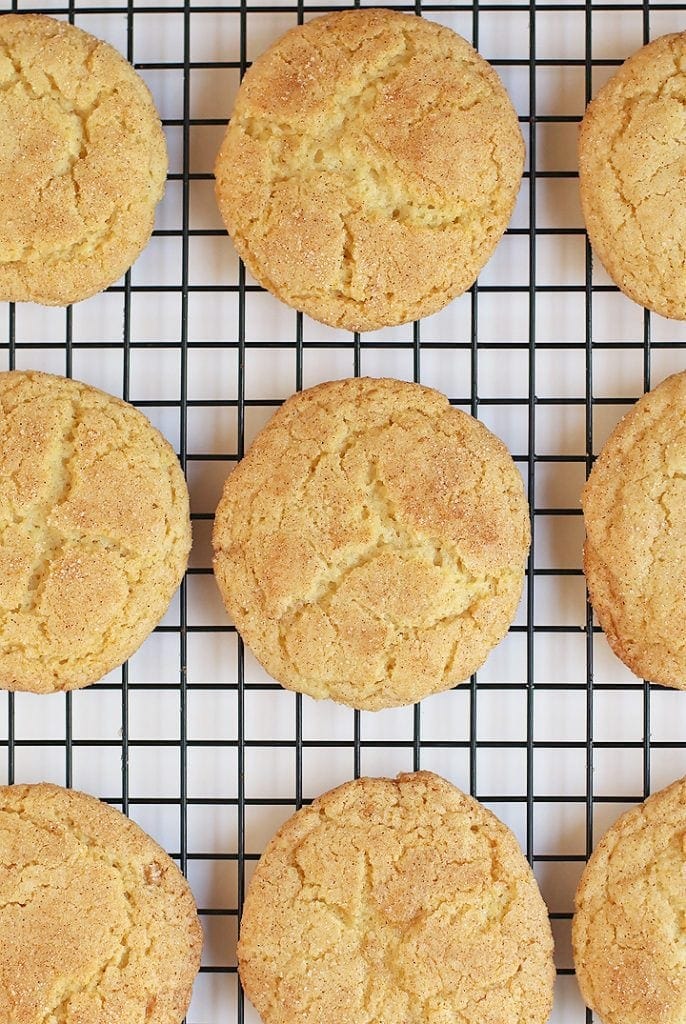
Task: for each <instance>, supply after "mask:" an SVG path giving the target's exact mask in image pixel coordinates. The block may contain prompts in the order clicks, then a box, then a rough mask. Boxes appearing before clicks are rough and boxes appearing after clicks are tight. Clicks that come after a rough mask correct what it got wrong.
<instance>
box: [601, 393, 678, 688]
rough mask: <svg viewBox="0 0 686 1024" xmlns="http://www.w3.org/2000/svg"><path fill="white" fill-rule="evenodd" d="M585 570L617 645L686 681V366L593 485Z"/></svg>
mask: <svg viewBox="0 0 686 1024" xmlns="http://www.w3.org/2000/svg"><path fill="white" fill-rule="evenodd" d="M582 505H583V509H584V523H585V526H586V544H585V546H584V571H585V573H586V581H587V584H588V590H589V594H590V597H591V601H592V603H593V608H594V610H595V613H596V615H597V616H598V619H599V621H600V624H601V626H602V627H603V630H604V631H605V635H606V636H607V639H608V641H609V643H610V646H611V647H612V649H613V650H614V652H615V654H616V655H617V656H618V657H619V658H621V659H622V661H623V662H624V663H625V664H626V665H628V667H629V668H630V669H631V670H632V672H635V673H636V675H637V676H640V677H642V678H645V679H650V680H652V681H653V682H656V683H663V684H664V685H667V686H674V687H678V688H679V689H686V583H685V581H686V373H678V374H675V375H674V376H672V377H668V378H667V379H666V380H664V381H663V382H662V383H661V384H660V385H658V387H656V388H654V389H653V390H652V391H650V392H648V394H647V395H644V397H643V398H641V400H640V401H639V402H637V403H636V405H635V406H634V408H633V409H632V410H631V411H630V412H629V413H628V414H627V415H626V416H625V417H624V419H622V420H621V421H620V423H619V424H618V425H617V427H616V428H615V430H614V432H613V433H612V435H611V436H610V438H609V440H608V441H607V442H606V444H605V446H604V447H603V450H602V452H601V453H600V455H599V457H598V459H597V460H596V463H595V465H594V467H593V470H592V472H591V475H590V477H589V479H588V483H587V484H586V487H585V488H584V492H583V497H582Z"/></svg>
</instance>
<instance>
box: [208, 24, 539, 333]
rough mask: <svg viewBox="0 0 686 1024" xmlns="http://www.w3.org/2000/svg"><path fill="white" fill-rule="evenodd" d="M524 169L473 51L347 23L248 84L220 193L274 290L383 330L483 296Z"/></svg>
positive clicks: (223, 152) (257, 67) (337, 319)
mask: <svg viewBox="0 0 686 1024" xmlns="http://www.w3.org/2000/svg"><path fill="white" fill-rule="evenodd" d="M523 164H524V143H523V141H522V135H521V132H520V130H519V124H518V121H517V115H516V114H515V111H514V109H513V107H512V104H511V102H510V100H509V98H508V96H507V93H506V92H505V89H504V88H503V84H502V82H501V81H500V79H499V77H498V75H497V74H496V72H495V71H494V70H493V68H492V67H491V66H490V64H488V63H487V62H486V61H485V60H484V59H483V58H482V57H480V56H479V54H478V53H477V52H476V51H475V50H473V49H472V47H471V46H470V45H469V43H467V42H466V41H465V40H464V39H462V38H461V37H460V36H458V35H456V34H455V33H454V32H452V31H451V30H450V29H448V28H445V27H443V26H441V25H438V24H436V23H435V22H432V21H425V20H423V19H422V18H418V17H415V16H414V15H407V14H398V13H396V12H394V11H390V10H374V9H365V10H357V11H338V12H336V13H334V14H329V15H326V16H325V17H321V18H315V19H314V20H312V21H309V22H308V23H307V24H305V25H299V26H297V27H296V28H294V29H292V30H291V31H290V32H287V33H286V35H284V36H283V37H282V38H281V39H279V40H278V41H277V42H276V43H275V44H274V45H273V46H272V47H271V48H270V49H269V50H267V51H266V53H264V54H263V55H262V56H261V57H259V58H258V59H257V60H256V61H255V62H254V64H253V65H252V67H251V68H250V70H249V71H248V72H247V74H246V75H245V78H244V80H243V84H242V86H241V88H240V91H239V93H238V97H237V100H236V104H235V107H234V110H233V114H232V117H231V123H230V125H229V128H228V131H227V133H226V137H225V139H224V142H223V144H222V147H221V149H220V151H219V155H218V157H217V164H216V168H215V174H216V180H217V185H216V194H217V201H218V203H219V209H220V211H221V214H222V217H223V218H224V221H225V223H226V227H227V229H228V231H229V234H230V235H231V237H232V238H233V241H234V243H235V245H236V248H237V250H238V252H239V254H240V256H241V257H242V259H243V260H244V261H245V263H246V265H247V267H248V269H249V270H250V272H251V273H252V274H253V276H254V277H255V278H256V279H257V280H258V281H259V283H260V284H262V285H263V286H264V287H265V288H268V289H269V290H270V291H272V292H274V294H275V295H277V296H278V297H279V298H280V299H281V300H282V301H284V302H286V303H288V304H289V305H291V306H294V307H295V308H296V309H299V310H302V311H303V312H305V313H308V314H309V315H310V316H312V317H314V318H315V319H316V320H321V321H323V322H324V323H326V324H330V325H332V326H334V327H343V328H347V329H348V330H357V331H370V330H375V329H376V328H379V327H385V326H387V325H389V324H401V323H405V322H407V321H410V320H415V319H417V318H418V317H421V316H427V315H429V314H430V313H434V312H436V310H439V309H441V308H442V307H443V306H445V305H446V303H448V302H450V300H451V299H453V298H455V296H456V295H461V294H462V292H464V291H465V290H466V289H467V288H469V286H470V285H471V284H472V283H473V281H474V279H475V278H476V276H477V274H478V273H479V271H480V270H481V268H482V267H483V266H484V264H485V263H486V261H487V260H488V259H489V257H490V255H491V253H492V252H493V249H494V248H495V246H496V243H497V242H498V239H499V238H500V236H501V235H502V233H503V231H504V230H505V228H506V226H507V223H508V221H509V219H510V216H511V214H512V210H513V207H514V203H515V199H516V196H517V192H518V191H519V185H520V181H521V177H522V169H523Z"/></svg>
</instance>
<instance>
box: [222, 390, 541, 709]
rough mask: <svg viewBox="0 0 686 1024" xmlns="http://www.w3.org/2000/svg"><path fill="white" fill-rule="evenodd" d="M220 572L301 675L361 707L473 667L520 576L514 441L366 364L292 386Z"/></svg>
mask: <svg viewBox="0 0 686 1024" xmlns="http://www.w3.org/2000/svg"><path fill="white" fill-rule="evenodd" d="M213 541H214V550H215V558H214V570H215V575H216V579H217V583H218V585H219V588H220V590H221V593H222V596H223V598H224V602H225V604H226V606H227V609H228V610H229V612H230V614H231V615H232V617H233V619H234V621H235V623H236V626H237V627H238V629H239V631H240V633H241V635H242V636H243V638H244V640H245V641H246V643H247V644H248V645H249V646H250V647H251V649H252V650H253V652H254V653H255V655H256V656H257V658H258V659H259V660H260V661H261V662H262V664H263V665H264V666H265V668H266V669H267V671H268V672H269V673H270V674H271V675H272V676H273V677H274V678H275V679H277V680H278V681H279V682H281V683H282V684H283V685H284V686H286V687H288V688H289V689H293V690H298V691H300V692H302V693H307V694H309V695H310V696H312V697H317V698H322V697H331V698H333V699H334V700H338V701H341V702H342V703H344V704H349V705H351V706H352V707H355V708H362V709H366V710H378V709H379V708H384V707H392V706H398V705H401V704H409V703H413V702H415V701H417V700H420V699H421V698H422V697H426V696H428V695H429V694H431V693H436V692H438V691H439V690H445V689H448V688H449V687H451V686H453V685H455V684H456V683H458V682H461V681H463V680H464V679H466V678H467V677H468V676H469V675H470V674H471V673H472V672H474V671H476V669H477V668H478V667H479V666H480V665H481V664H482V663H483V661H484V660H485V658H486V656H487V655H488V653H489V651H490V650H491V648H492V647H494V646H495V645H496V644H497V643H499V642H500V640H502V638H503V636H504V635H505V633H506V632H507V629H508V627H509V625H510V623H511V621H512V618H513V617H514V614H515V610H516V608H517V604H518V602H519V598H520V595H521V591H522V585H523V580H524V569H525V564H526V557H527V553H528V549H529V518H528V508H527V503H526V499H525V497H524V489H523V484H522V479H521V476H520V475H519V473H518V471H517V468H516V466H515V464H514V462H513V461H512V458H511V456H510V454H509V452H508V451H507V449H506V448H505V446H504V444H503V443H502V442H501V441H500V440H499V439H498V438H496V437H495V436H494V435H493V434H491V433H490V431H488V430H487V429H486V428H485V427H484V426H483V425H482V424H481V423H479V422H478V421H477V420H475V419H473V418H472V417H471V416H468V415H467V414H466V413H463V412H461V411H460V410H458V409H454V408H452V407H451V406H450V405H449V403H448V400H447V398H446V397H445V396H444V395H441V394H440V393H439V392H437V391H433V390H431V389H430V388H425V387H420V386H419V385H417V384H408V383H405V382H403V381H398V380H387V379H372V378H361V379H351V380H343V381H334V382H331V383H327V384H321V385H319V386H318V387H315V388H311V389H310V390H308V391H305V392H301V393H300V394H296V395H294V396H292V397H291V398H290V399H289V400H288V401H287V402H286V403H285V404H284V405H283V406H282V407H281V408H280V409H279V410H278V411H277V413H276V414H275V415H274V417H273V418H272V419H271V421H270V422H269V424H268V425H267V426H266V427H265V429H264V430H263V431H262V432H261V433H260V435H259V436H258V437H257V439H256V440H255V441H254V443H253V445H252V447H251V448H250V451H249V452H248V454H247V455H246V457H245V458H244V459H243V461H242V462H241V463H240V464H239V465H238V466H237V468H236V469H235V470H234V472H233V473H232V474H231V475H230V476H229V478H228V480H227V482H226V485H225V488H224V493H223V496H222V499H221V501H220V503H219V507H218V508H217V512H216V516H215V526H214V537H213Z"/></svg>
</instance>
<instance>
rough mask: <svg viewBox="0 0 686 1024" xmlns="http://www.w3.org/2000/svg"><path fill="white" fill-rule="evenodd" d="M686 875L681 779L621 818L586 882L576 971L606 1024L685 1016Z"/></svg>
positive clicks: (659, 1023) (685, 784)
mask: <svg viewBox="0 0 686 1024" xmlns="http://www.w3.org/2000/svg"><path fill="white" fill-rule="evenodd" d="M685 877H686V779H681V780H680V781H679V782H675V783H673V785H671V786H668V788H667V789H663V790H661V791H660V792H659V793H655V794H654V795H653V796H651V797H650V799H648V800H646V802H645V803H644V804H639V805H638V806H637V807H634V808H632V810H630V811H628V812H627V813H626V814H624V815H622V817H621V818H619V820H618V821H616V822H615V824H614V825H613V826H612V828H610V829H609V831H608V832H606V834H605V835H604V837H603V839H602V841H601V842H600V843H599V845H598V846H597V848H596V849H595V850H594V852H593V856H592V857H591V859H590V860H589V862H588V865H587V866H586V869H585V871H584V874H583V876H582V878H581V882H580V884H579V888H578V891H577V894H576V915H575V917H574V927H573V932H572V937H573V944H574V961H575V964H576V974H577V978H578V980H579V985H580V987H581V992H582V995H583V997H584V999H585V1000H586V1002H587V1004H588V1005H589V1006H590V1007H591V1009H593V1010H594V1011H595V1013H597V1014H598V1018H599V1019H600V1020H602V1021H603V1022H604V1024H681V1022H682V1021H683V1020H684V1019H685V1017H686V971H685V970H684V922H685V921H686V890H685V888H684V878H685Z"/></svg>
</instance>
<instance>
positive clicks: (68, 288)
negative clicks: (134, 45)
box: [0, 14, 167, 306]
mask: <svg viewBox="0 0 686 1024" xmlns="http://www.w3.org/2000/svg"><path fill="white" fill-rule="evenodd" d="M0 115H1V116H0V300H2V301H10V302H29V301H30V302H41V303H43V304H45V305H50V306H66V305H69V304H70V303H72V302H78V301H79V300H80V299H85V298H88V296H90V295H94V294H95V293H96V292H99V291H102V289H103V288H106V287H107V286H108V285H110V284H112V283H113V282H114V281H116V280H117V278H119V277H120V276H121V275H122V274H123V273H124V271H125V270H127V269H128V268H129V267H130V266H131V264H132V263H133V261H134V260H135V259H136V257H137V256H138V254H139V253H140V251H141V249H142V248H143V247H144V245H145V244H146V242H147V241H148V239H149V238H150V233H151V231H152V227H153V219H154V215H155V207H156V205H157V203H158V201H159V200H160V199H161V197H162V193H163V191H164V182H165V177H166V173H167V149H166V144H165V140H164V134H163V132H162V126H161V124H160V119H159V116H158V114H157V111H156V109H155V105H154V103H153V100H152V97H151V95H150V92H149V91H148V88H147V86H146V85H145V83H144V82H143V80H142V79H141V78H140V77H139V76H138V75H137V74H136V72H135V71H134V69H133V68H132V67H131V65H130V64H129V63H128V62H127V61H125V60H124V58H123V57H122V56H121V55H120V54H119V53H118V52H117V51H116V50H115V49H114V48H113V47H112V46H109V45H108V44H107V43H104V42H102V41H101V40H99V39H96V38H95V37H94V36H91V35H88V33H86V32H82V31H81V29H78V28H75V27H74V26H73V25H69V24H67V23H66V22H63V21H55V19H54V18H49V17H46V16H44V15H39V14H7V15H4V16H3V17H0Z"/></svg>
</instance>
